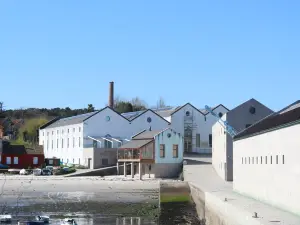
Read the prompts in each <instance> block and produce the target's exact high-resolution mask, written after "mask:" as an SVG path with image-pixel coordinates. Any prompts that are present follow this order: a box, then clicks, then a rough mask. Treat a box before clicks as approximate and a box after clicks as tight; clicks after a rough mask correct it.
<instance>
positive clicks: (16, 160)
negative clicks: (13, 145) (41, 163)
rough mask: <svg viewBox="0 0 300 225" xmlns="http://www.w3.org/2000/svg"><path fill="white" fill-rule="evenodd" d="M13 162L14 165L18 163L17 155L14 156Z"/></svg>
mask: <svg viewBox="0 0 300 225" xmlns="http://www.w3.org/2000/svg"><path fill="white" fill-rule="evenodd" d="M14 164H15V165H17V164H19V158H18V157H14Z"/></svg>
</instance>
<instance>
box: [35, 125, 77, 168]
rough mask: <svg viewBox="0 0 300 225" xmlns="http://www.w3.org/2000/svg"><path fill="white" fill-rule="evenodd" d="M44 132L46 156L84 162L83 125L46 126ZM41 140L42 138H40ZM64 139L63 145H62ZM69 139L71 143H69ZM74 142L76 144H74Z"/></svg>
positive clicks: (66, 160) (70, 161)
mask: <svg viewBox="0 0 300 225" xmlns="http://www.w3.org/2000/svg"><path fill="white" fill-rule="evenodd" d="M40 132H41V133H42V135H43V132H44V138H43V139H44V154H45V158H52V157H57V158H60V159H62V160H63V162H69V163H73V162H74V163H76V164H77V163H80V162H82V163H83V161H82V160H83V159H82V149H83V126H82V124H74V125H69V126H63V127H54V128H45V129H42V130H40ZM40 140H41V139H40ZM62 140H63V145H62ZM68 141H69V145H68ZM73 143H74V146H73Z"/></svg>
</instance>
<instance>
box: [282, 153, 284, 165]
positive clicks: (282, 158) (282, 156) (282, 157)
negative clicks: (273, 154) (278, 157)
mask: <svg viewBox="0 0 300 225" xmlns="http://www.w3.org/2000/svg"><path fill="white" fill-rule="evenodd" d="M282 164H284V155H283V156H282Z"/></svg>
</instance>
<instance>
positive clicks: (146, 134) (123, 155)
mask: <svg viewBox="0 0 300 225" xmlns="http://www.w3.org/2000/svg"><path fill="white" fill-rule="evenodd" d="M182 161H183V138H182V136H181V135H180V134H179V133H177V132H175V131H174V130H172V129H171V128H167V129H165V130H160V131H159V130H158V131H157V130H156V131H155V130H151V131H146V130H145V131H143V132H140V133H139V134H137V135H135V136H133V137H132V140H131V141H129V142H127V143H126V144H124V145H122V146H121V147H120V148H119V149H118V163H119V164H120V163H123V164H124V165H125V164H128V163H131V169H130V173H131V176H132V177H134V175H136V174H139V178H140V179H141V178H142V177H153V178H158V177H159V178H167V177H178V174H179V172H180V171H181V168H182ZM123 168H124V169H125V170H124V173H123V174H124V175H125V176H126V171H127V168H126V166H124V167H123Z"/></svg>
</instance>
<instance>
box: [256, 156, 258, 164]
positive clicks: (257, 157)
mask: <svg viewBox="0 0 300 225" xmlns="http://www.w3.org/2000/svg"><path fill="white" fill-rule="evenodd" d="M256 164H258V157H257V156H256Z"/></svg>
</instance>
